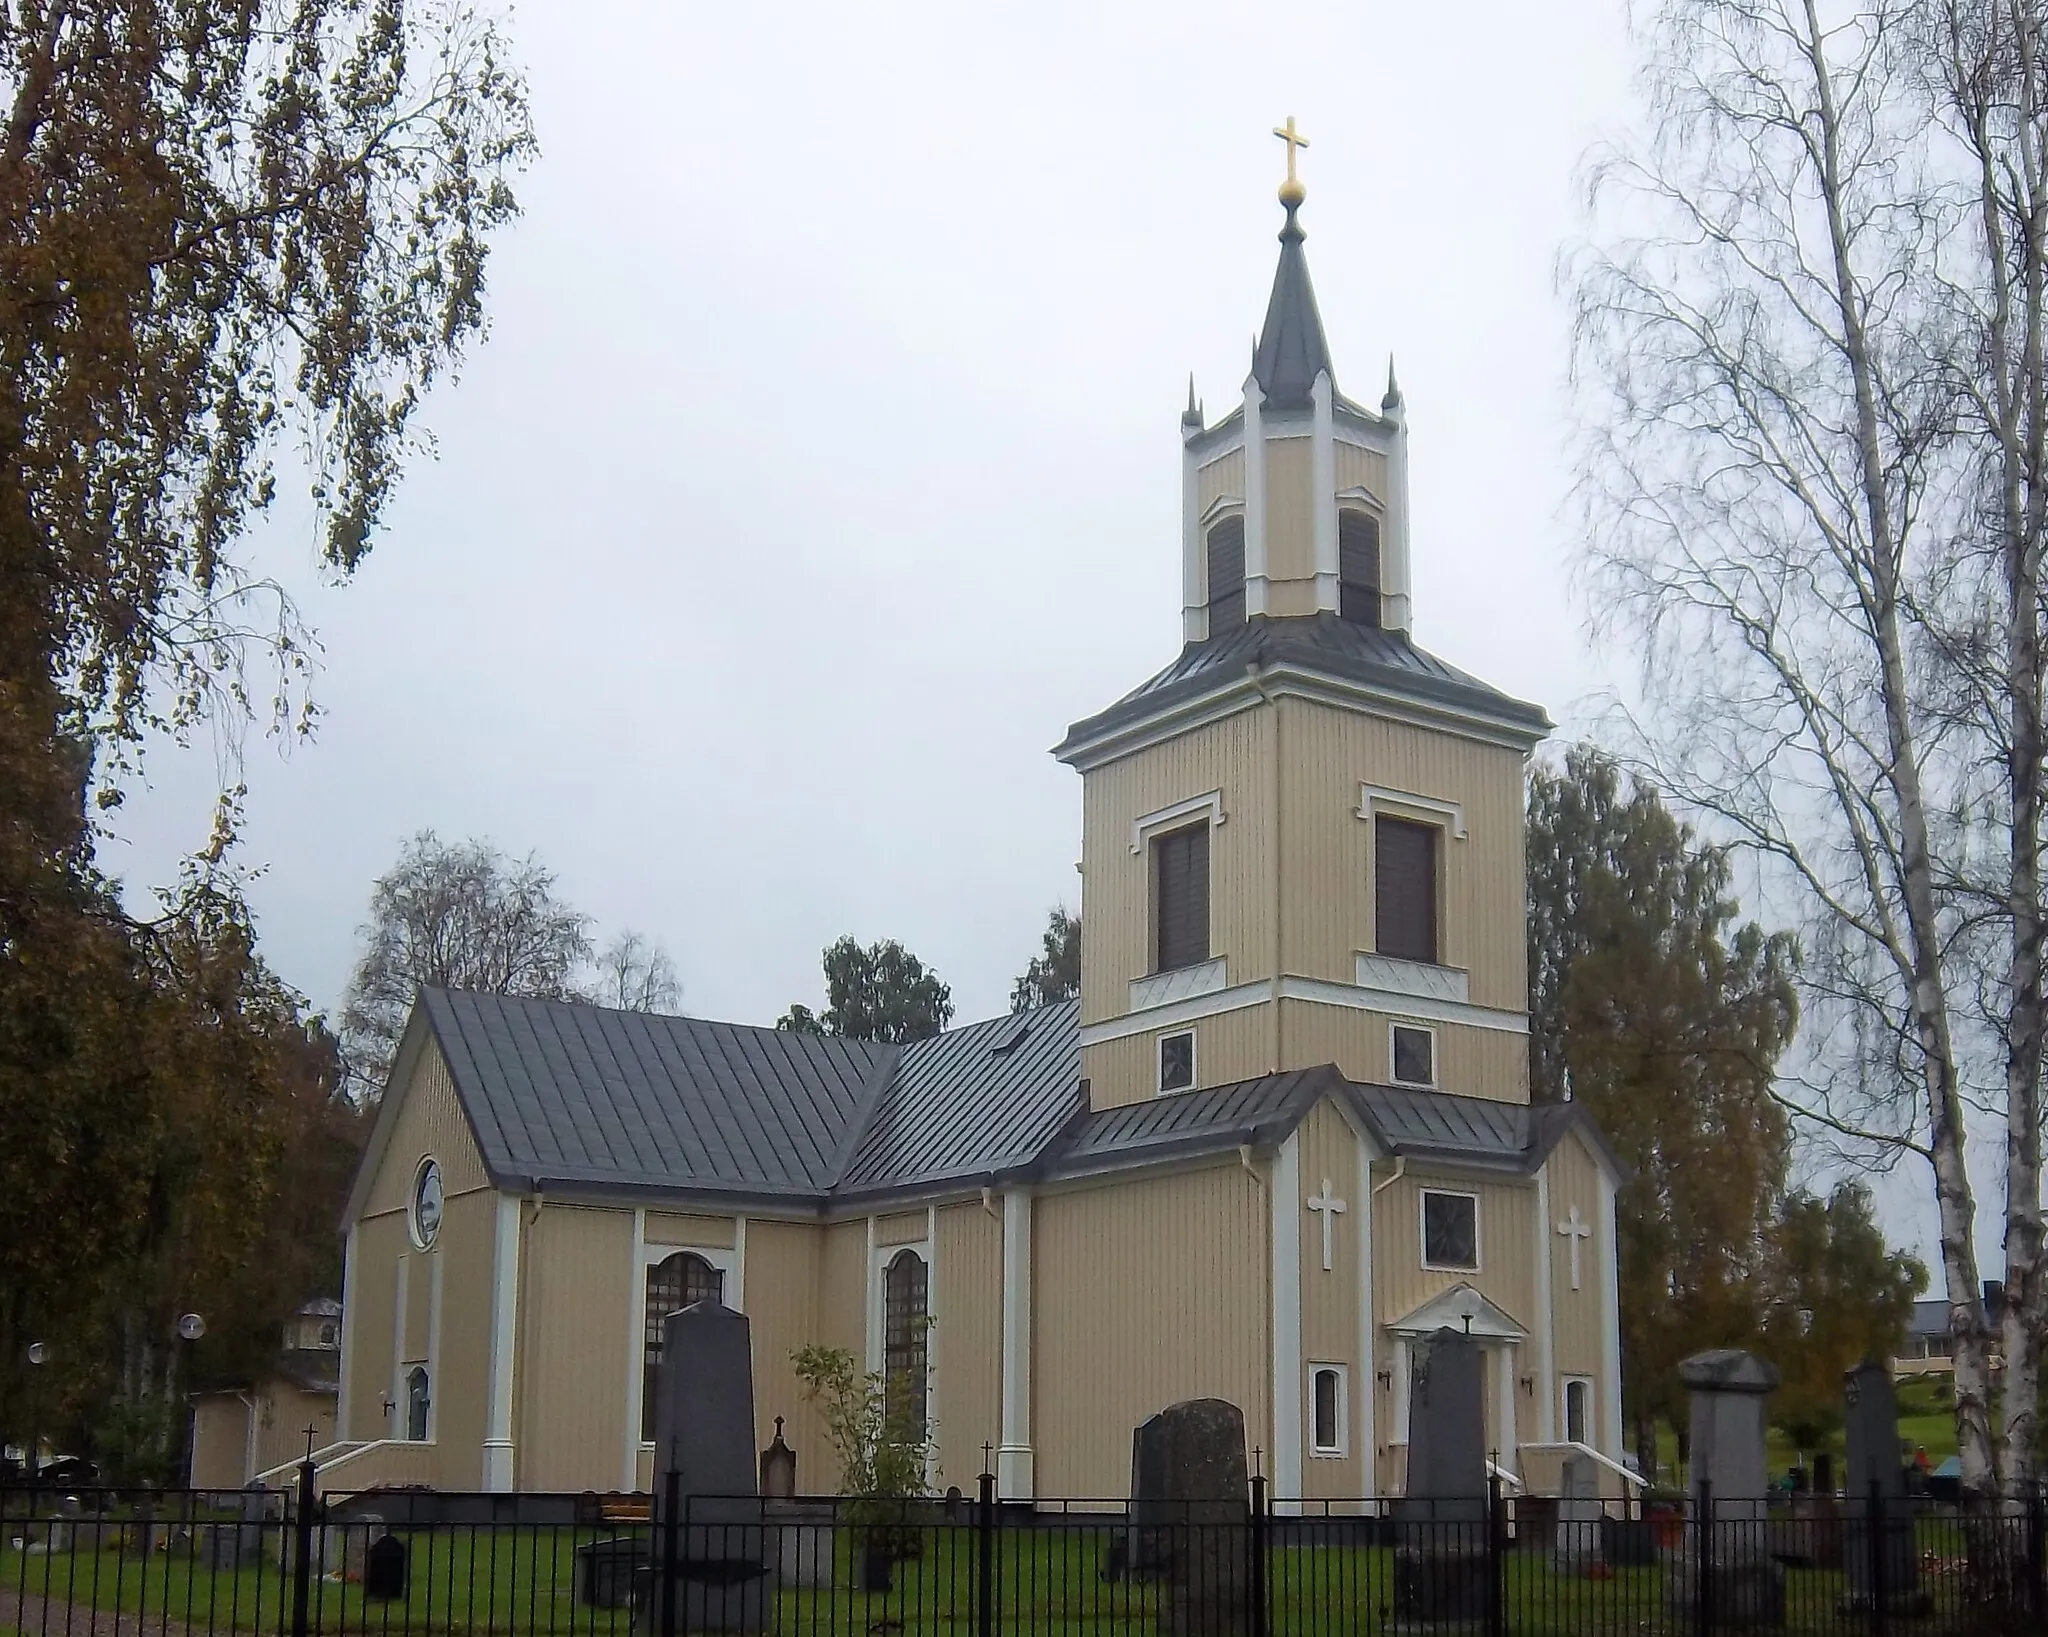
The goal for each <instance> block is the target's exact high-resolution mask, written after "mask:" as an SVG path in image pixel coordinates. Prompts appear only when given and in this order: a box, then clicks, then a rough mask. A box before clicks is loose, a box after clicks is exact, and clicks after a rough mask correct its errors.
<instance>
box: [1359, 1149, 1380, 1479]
mask: <svg viewBox="0 0 2048 1637" xmlns="http://www.w3.org/2000/svg"><path fill="white" fill-rule="evenodd" d="M1354 1141H1356V1143H1357V1146H1358V1211H1357V1216H1358V1269H1359V1274H1358V1277H1359V1280H1360V1289H1359V1293H1358V1372H1359V1374H1358V1408H1359V1412H1360V1418H1359V1437H1360V1439H1361V1440H1362V1442H1361V1443H1360V1444H1359V1445H1358V1449H1359V1452H1360V1453H1361V1454H1362V1455H1363V1456H1364V1461H1363V1463H1362V1465H1361V1466H1360V1468H1359V1472H1358V1477H1359V1479H1360V1483H1359V1485H1358V1492H1359V1494H1361V1495H1371V1494H1375V1493H1377V1492H1378V1490H1377V1485H1378V1482H1379V1448H1380V1446H1379V1407H1380V1406H1379V1389H1380V1379H1379V1368H1378V1361H1377V1359H1376V1357H1375V1351H1376V1350H1375V1349H1374V1347H1373V1335H1374V1331H1375V1329H1376V1328H1377V1326H1376V1324H1375V1322H1374V1319H1375V1315H1374V1311H1373V1279H1372V1257H1373V1234H1372V1213H1373V1194H1372V1150H1371V1148H1370V1147H1368V1146H1367V1144H1366V1142H1365V1141H1364V1139H1363V1138H1357V1137H1354Z"/></svg>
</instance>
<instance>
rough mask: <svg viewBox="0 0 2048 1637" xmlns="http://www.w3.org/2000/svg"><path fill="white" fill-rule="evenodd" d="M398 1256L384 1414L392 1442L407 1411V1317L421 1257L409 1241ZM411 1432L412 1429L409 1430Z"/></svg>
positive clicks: (385, 1431)
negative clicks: (414, 1273) (415, 1261)
mask: <svg viewBox="0 0 2048 1637" xmlns="http://www.w3.org/2000/svg"><path fill="white" fill-rule="evenodd" d="M405 1244H406V1248H405V1249H404V1250H402V1251H400V1252H399V1253H398V1277H397V1278H396V1279H394V1280H393V1281H392V1283H393V1285H394V1286H395V1287H396V1291H397V1297H398V1316H397V1320H396V1322H395V1323H393V1325H392V1327H391V1392H390V1395H389V1397H388V1399H387V1401H386V1402H387V1406H388V1407H387V1408H386V1409H385V1411H384V1436H385V1437H386V1438H389V1437H390V1436H391V1435H392V1433H393V1432H394V1431H396V1430H397V1429H398V1428H399V1427H401V1426H403V1425H404V1423H402V1422H400V1421H399V1420H398V1417H399V1416H400V1415H401V1414H402V1413H403V1412H404V1410H405V1365H406V1357H405V1348H406V1335H405V1317H406V1314H407V1313H408V1312H409V1311H410V1310H411V1307H412V1301H411V1295H412V1292H411V1288H410V1287H411V1285H412V1259H413V1257H414V1256H415V1255H416V1254H417V1252H415V1251H414V1250H413V1248H412V1241H411V1240H410V1239H408V1240H407V1241H406V1242H405ZM407 1430H408V1431H409V1430H410V1428H408V1429H407Z"/></svg>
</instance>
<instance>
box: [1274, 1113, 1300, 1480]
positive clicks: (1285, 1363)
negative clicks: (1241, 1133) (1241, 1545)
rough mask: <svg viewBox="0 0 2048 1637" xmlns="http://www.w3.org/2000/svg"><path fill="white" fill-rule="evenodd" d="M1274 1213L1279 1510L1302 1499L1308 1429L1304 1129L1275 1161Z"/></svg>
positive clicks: (1275, 1433) (1286, 1143)
mask: <svg viewBox="0 0 2048 1637" xmlns="http://www.w3.org/2000/svg"><path fill="white" fill-rule="evenodd" d="M1274 1171H1275V1175H1274V1178H1273V1188H1272V1196H1271V1200H1270V1204H1271V1207H1272V1212H1273V1439H1272V1442H1273V1494H1274V1496H1275V1497H1276V1504H1275V1507H1274V1510H1275V1511H1281V1510H1285V1509H1286V1508H1285V1505H1284V1503H1287V1502H1294V1503H1296V1504H1297V1505H1298V1504H1299V1500H1300V1496H1301V1451H1302V1445H1303V1444H1305V1443H1306V1442H1307V1441H1308V1428H1307V1426H1306V1425H1305V1423H1304V1422H1303V1419H1302V1414H1301V1390H1302V1374H1301V1130H1300V1128H1299V1127H1297V1128H1296V1129H1295V1130H1294V1132H1293V1133H1292V1134H1291V1135H1289V1137H1288V1138H1287V1140H1286V1141H1285V1142H1283V1143H1282V1144H1281V1145H1280V1153H1279V1156H1278V1158H1277V1159H1276V1160H1275V1161H1274Z"/></svg>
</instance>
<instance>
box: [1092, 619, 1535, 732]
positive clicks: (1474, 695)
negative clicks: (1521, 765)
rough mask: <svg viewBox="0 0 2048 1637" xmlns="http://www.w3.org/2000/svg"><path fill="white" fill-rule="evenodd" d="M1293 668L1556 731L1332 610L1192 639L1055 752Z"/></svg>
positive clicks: (1520, 705) (1472, 680)
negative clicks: (1244, 679) (1257, 674)
mask: <svg viewBox="0 0 2048 1637" xmlns="http://www.w3.org/2000/svg"><path fill="white" fill-rule="evenodd" d="M1282 666H1287V667H1295V668H1299V669H1302V670H1307V671H1315V672H1321V673H1323V674H1325V675H1328V676H1333V677H1337V678H1339V679H1341V680H1346V681H1355V682H1364V683H1367V684H1370V685H1373V686H1377V687H1381V688H1384V689H1386V690H1388V691H1389V692H1393V693H1398V694H1406V695H1409V696H1411V697H1413V698H1415V699H1417V700H1420V701H1424V702H1427V703H1433V704H1439V705H1445V706H1451V707H1455V708H1458V709H1462V710H1468V711H1473V712H1477V713H1479V714H1481V715H1485V716H1489V717H1492V718H1494V719H1496V720H1499V721H1501V722H1503V723H1506V724H1508V725H1509V726H1511V727H1513V728H1515V729H1518V730H1520V731H1523V732H1526V733H1527V734H1528V735H1529V736H1530V738H1531V739H1536V738H1541V737H1542V736H1543V735H1544V734H1546V733H1548V732H1549V731H1550V718H1549V717H1548V716H1546V715H1545V714H1544V713H1543V709H1542V707H1541V706H1538V705H1531V704H1528V703H1526V702H1525V701H1523V700H1520V699H1514V698H1511V697H1510V696H1508V695H1507V694H1504V693H1502V692H1500V691H1499V690H1498V689H1496V688H1491V687H1488V686H1487V685H1486V684H1485V683H1484V682H1481V681H1480V680H1479V679H1478V678H1476V677H1473V676H1468V675H1467V674H1466V673H1465V672H1463V671H1461V670H1459V669H1458V668H1457V667H1456V666H1454V665H1448V664H1446V663H1445V662H1444V661H1443V660H1440V659H1438V658H1437V657H1436V656H1435V655H1434V654H1431V653H1428V652H1425V651H1424V650H1423V649H1421V648H1418V647H1416V646H1415V644H1414V643H1412V642H1410V641H1409V640H1408V638H1407V636H1406V634H1405V633H1403V632H1400V631H1381V630H1377V629H1374V628H1373V627H1370V626H1364V625H1357V624H1354V623H1352V622H1351V621H1350V620H1345V619H1339V618H1338V617H1337V616H1336V615H1335V614H1333V613H1330V612H1329V611H1328V610H1327V609H1326V610H1324V611H1322V612H1320V613H1316V614H1305V615H1296V616H1292V617H1289V618H1284V619H1276V618H1269V617H1266V616H1263V615H1255V616H1253V617H1252V618H1251V619H1248V620H1246V621H1245V623H1244V624H1243V625H1240V626H1237V627H1235V628H1234V629H1232V630H1229V631H1226V632H1224V633H1223V634H1222V635H1221V636H1219V637H1214V638H1211V639H1210V640H1208V641H1205V642H1191V643H1189V644H1188V645H1187V646H1186V647H1184V648H1183V649H1181V651H1180V655H1179V657H1178V658H1176V659H1175V660H1174V662H1173V663H1172V664H1171V665H1169V666H1167V667H1166V669H1165V670H1163V671H1161V672H1160V673H1159V674H1158V675H1157V676H1154V677H1152V678H1151V679H1150V680H1148V681H1146V682H1144V683H1141V684H1140V685H1139V686H1138V687H1136V688H1134V689H1133V690H1132V691H1131V692H1130V693H1127V694H1125V695H1124V697H1123V698H1121V699H1119V700H1118V701H1117V702H1116V703H1115V704H1114V705H1111V706H1110V707H1109V709H1107V710H1105V711H1102V712H1099V713H1098V714H1097V715H1094V716H1091V717H1088V718H1087V719H1085V720H1084V721H1080V722H1076V723H1075V724H1074V725H1073V726H1072V727H1070V728H1069V729H1068V730H1067V737H1066V741H1065V742H1064V743H1063V744H1061V745H1060V746H1059V747H1058V749H1056V750H1055V751H1054V752H1053V754H1054V755H1056V756H1064V755H1067V754H1068V753H1069V751H1070V749H1071V747H1073V746H1076V745H1078V744H1081V743H1085V742H1086V741H1088V740H1090V739H1094V738H1097V737H1098V736H1100V735H1101V734H1103V733H1106V732H1108V731H1110V730H1112V729H1115V728H1118V727H1122V726H1124V725H1125V724H1127V723H1132V722H1139V721H1143V720H1144V719H1146V718H1147V717H1150V716H1153V715H1155V714H1157V713H1158V712H1160V711H1163V710H1166V709H1168V708H1170V707H1172V706H1174V705H1177V704H1181V703H1183V702H1185V701H1187V700H1191V699H1194V698H1196V697H1198V696H1200V695H1202V694H1205V693H1208V692H1209V691H1210V690H1211V689H1213V688H1216V687H1218V686H1220V685H1222V684H1224V683H1226V682H1229V681H1231V680H1233V679H1235V678H1237V677H1239V676H1242V675H1244V674H1245V673H1246V672H1248V671H1252V670H1272V669H1275V668H1278V667H1282Z"/></svg>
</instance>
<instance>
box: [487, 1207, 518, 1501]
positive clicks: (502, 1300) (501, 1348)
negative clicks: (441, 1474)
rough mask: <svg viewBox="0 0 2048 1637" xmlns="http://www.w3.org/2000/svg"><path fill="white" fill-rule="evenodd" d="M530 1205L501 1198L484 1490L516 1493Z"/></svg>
mask: <svg viewBox="0 0 2048 1637" xmlns="http://www.w3.org/2000/svg"><path fill="white" fill-rule="evenodd" d="M524 1215H525V1205H524V1203H523V1202H522V1201H521V1200H520V1198H519V1197H518V1195H516V1194H500V1195H499V1196H498V1221H497V1239H496V1243H495V1245H494V1246H493V1253H492V1258H491V1374H490V1382H489V1393H490V1396H489V1400H488V1402H487V1403H486V1405H485V1408H484V1488H485V1489H486V1490H489V1491H491V1492H493V1493H495V1494H505V1493H508V1492H509V1491H510V1490H511V1488H512V1454H513V1451H512V1373H513V1369H514V1367H515V1366H514V1361H515V1360H516V1358H517V1356H518V1351H519V1224H520V1222H521V1220H522V1218H523V1217H524Z"/></svg>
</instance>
